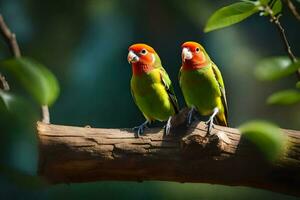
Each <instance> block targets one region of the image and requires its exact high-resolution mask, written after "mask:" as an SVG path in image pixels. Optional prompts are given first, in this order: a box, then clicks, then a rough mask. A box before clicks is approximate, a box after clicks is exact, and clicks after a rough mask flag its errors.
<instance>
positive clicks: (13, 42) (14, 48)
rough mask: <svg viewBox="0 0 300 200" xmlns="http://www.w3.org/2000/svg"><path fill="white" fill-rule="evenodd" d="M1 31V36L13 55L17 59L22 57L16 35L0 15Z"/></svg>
mask: <svg viewBox="0 0 300 200" xmlns="http://www.w3.org/2000/svg"><path fill="white" fill-rule="evenodd" d="M0 29H1V35H2V36H3V38H4V39H5V41H6V43H7V44H8V47H9V48H10V51H11V53H12V54H13V55H14V56H15V57H16V58H19V57H21V51H20V48H19V45H18V42H17V39H16V34H14V33H12V32H11V31H10V29H9V28H8V26H7V25H6V23H5V21H4V19H3V17H2V15H1V14H0Z"/></svg>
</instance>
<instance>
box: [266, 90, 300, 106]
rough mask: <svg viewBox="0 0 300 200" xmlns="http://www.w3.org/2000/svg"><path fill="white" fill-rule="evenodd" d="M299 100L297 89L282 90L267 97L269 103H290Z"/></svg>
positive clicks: (299, 95)
mask: <svg viewBox="0 0 300 200" xmlns="http://www.w3.org/2000/svg"><path fill="white" fill-rule="evenodd" d="M299 102H300V92H299V91H297V90H283V91H279V92H275V93H273V94H272V95H271V96H269V97H268V99H267V103H268V104H271V105H291V104H295V103H299Z"/></svg>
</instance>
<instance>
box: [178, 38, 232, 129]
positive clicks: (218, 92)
mask: <svg viewBox="0 0 300 200" xmlns="http://www.w3.org/2000/svg"><path fill="white" fill-rule="evenodd" d="M181 48H182V52H181V59H182V65H181V67H180V70H179V85H180V87H181V90H182V93H183V96H184V100H185V102H186V104H187V106H188V108H189V109H190V111H189V113H188V116H187V121H188V124H189V125H190V124H191V123H192V118H193V113H194V112H195V111H197V112H198V113H199V114H200V115H202V116H210V117H209V119H208V121H207V122H206V125H208V127H207V134H210V132H211V129H212V127H213V126H214V123H215V124H217V125H221V126H228V107H227V100H226V95H225V86H224V81H223V78H222V74H221V72H220V70H219V69H218V67H217V65H216V64H215V63H214V62H213V61H212V60H211V59H210V57H209V55H208V54H207V53H206V51H205V49H204V47H203V46H201V45H200V44H199V43H197V42H193V41H188V42H185V43H183V44H182V46H181Z"/></svg>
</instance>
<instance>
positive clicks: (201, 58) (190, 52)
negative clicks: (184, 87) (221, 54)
mask: <svg viewBox="0 0 300 200" xmlns="http://www.w3.org/2000/svg"><path fill="white" fill-rule="evenodd" d="M181 47H182V52H181V58H182V68H183V69H185V70H193V69H199V68H201V67H204V66H206V64H207V58H206V56H205V54H204V49H203V47H202V46H201V45H200V44H198V43H197V42H185V43H183V44H182V46H181Z"/></svg>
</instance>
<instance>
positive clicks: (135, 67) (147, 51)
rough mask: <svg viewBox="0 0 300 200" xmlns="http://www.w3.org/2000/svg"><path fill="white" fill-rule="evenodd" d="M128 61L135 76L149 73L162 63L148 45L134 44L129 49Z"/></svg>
mask: <svg viewBox="0 0 300 200" xmlns="http://www.w3.org/2000/svg"><path fill="white" fill-rule="evenodd" d="M128 51H129V52H128V56H127V60H128V62H129V63H130V64H131V66H132V71H133V74H134V75H139V74H143V73H147V72H149V71H151V70H152V69H154V67H155V64H156V63H157V62H160V59H159V57H158V55H157V54H156V52H155V50H154V49H153V48H152V47H150V46H149V45H147V44H134V45H131V46H130V47H129V49H128Z"/></svg>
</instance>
